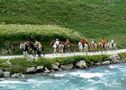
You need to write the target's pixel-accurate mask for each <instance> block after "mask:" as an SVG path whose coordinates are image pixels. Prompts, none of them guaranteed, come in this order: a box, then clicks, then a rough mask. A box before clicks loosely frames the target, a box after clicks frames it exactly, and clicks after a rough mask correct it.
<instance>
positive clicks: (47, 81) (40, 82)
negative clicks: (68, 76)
mask: <svg viewBox="0 0 126 90" xmlns="http://www.w3.org/2000/svg"><path fill="white" fill-rule="evenodd" d="M27 82H28V83H31V84H44V83H52V82H53V81H52V80H41V81H40V80H37V79H28V80H27Z"/></svg>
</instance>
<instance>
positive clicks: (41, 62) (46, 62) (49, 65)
mask: <svg viewBox="0 0 126 90" xmlns="http://www.w3.org/2000/svg"><path fill="white" fill-rule="evenodd" d="M52 63H53V62H52V61H51V60H49V59H44V58H40V59H38V60H37V61H36V62H35V64H36V65H43V66H44V67H46V68H48V69H51V68H52Z"/></svg>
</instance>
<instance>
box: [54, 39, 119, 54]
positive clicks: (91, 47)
mask: <svg viewBox="0 0 126 90" xmlns="http://www.w3.org/2000/svg"><path fill="white" fill-rule="evenodd" d="M77 50H78V51H79V52H93V51H103V50H106V51H107V50H117V45H116V43H115V42H114V41H113V42H105V43H103V42H97V43H96V42H95V41H91V42H89V41H86V42H84V43H82V42H81V41H80V42H78V47H76V45H75V44H73V43H69V44H67V45H65V42H60V44H59V45H58V46H57V48H53V53H66V52H69V53H71V52H75V51H77Z"/></svg>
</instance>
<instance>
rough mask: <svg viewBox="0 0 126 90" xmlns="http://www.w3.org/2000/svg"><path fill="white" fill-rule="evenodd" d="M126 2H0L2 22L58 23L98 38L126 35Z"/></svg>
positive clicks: (92, 0)
mask: <svg viewBox="0 0 126 90" xmlns="http://www.w3.org/2000/svg"><path fill="white" fill-rule="evenodd" d="M125 3H126V0H0V22H1V23H2V22H5V23H9V24H12V23H14V24H17V23H21V24H53V25H55V24H56V25H61V26H64V27H67V28H72V29H74V30H78V31H80V32H81V33H83V34H84V35H85V36H86V37H89V38H92V37H96V38H97V37H101V36H108V35H109V34H110V35H111V34H112V35H113V34H118V33H119V34H122V33H126V30H125V26H126V24H125V23H126V17H125V14H126V12H125V8H126V5H125ZM90 33H92V34H90Z"/></svg>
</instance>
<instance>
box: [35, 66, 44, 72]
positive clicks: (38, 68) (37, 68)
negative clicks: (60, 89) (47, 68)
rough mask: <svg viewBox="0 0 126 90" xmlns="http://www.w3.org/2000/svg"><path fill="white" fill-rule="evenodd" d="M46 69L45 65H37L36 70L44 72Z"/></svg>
mask: <svg viewBox="0 0 126 90" xmlns="http://www.w3.org/2000/svg"><path fill="white" fill-rule="evenodd" d="M43 71H44V67H43V66H37V67H36V72H43Z"/></svg>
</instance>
